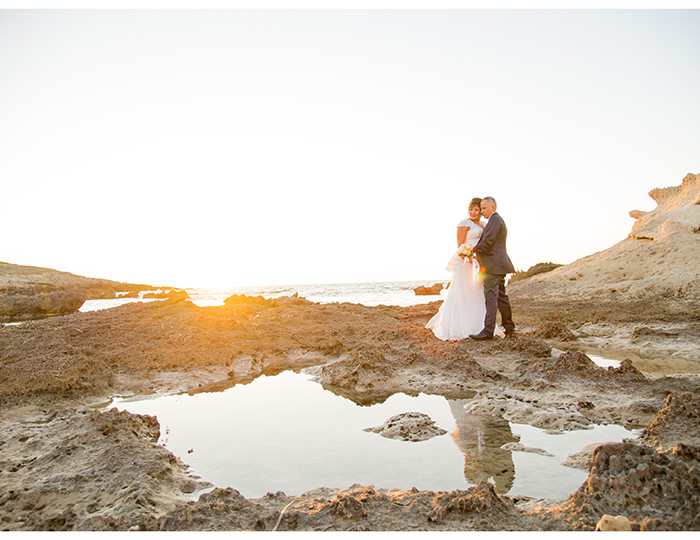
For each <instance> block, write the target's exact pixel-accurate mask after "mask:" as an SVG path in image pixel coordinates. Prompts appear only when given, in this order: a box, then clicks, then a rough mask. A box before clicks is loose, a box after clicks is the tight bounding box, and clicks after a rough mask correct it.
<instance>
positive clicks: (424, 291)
mask: <svg viewBox="0 0 700 540" xmlns="http://www.w3.org/2000/svg"><path fill="white" fill-rule="evenodd" d="M443 288H444V287H443V285H442V283H436V284H435V285H433V286H432V287H425V286H424V285H419V286H418V287H416V288H415V289H413V292H414V293H416V294H417V295H418V296H429V295H436V294H440V291H441V290H442V289H443Z"/></svg>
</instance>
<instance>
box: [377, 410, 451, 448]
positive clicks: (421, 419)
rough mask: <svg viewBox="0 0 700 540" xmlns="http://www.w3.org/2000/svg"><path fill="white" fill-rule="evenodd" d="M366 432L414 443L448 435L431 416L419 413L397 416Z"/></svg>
mask: <svg viewBox="0 0 700 540" xmlns="http://www.w3.org/2000/svg"><path fill="white" fill-rule="evenodd" d="M364 431H371V432H373V433H379V435H381V436H382V437H386V438H387V439H398V440H401V441H412V442H416V441H427V440H428V439H432V438H433V437H437V436H439V435H444V434H445V433H447V431H445V430H444V429H442V428H440V427H438V426H437V425H436V424H435V421H434V420H433V419H431V418H430V416H428V415H427V414H423V413H419V412H406V413H401V414H395V415H394V416H392V417H391V418H389V419H388V420H387V421H386V422H384V423H383V424H381V425H379V426H377V427H373V428H366V429H364Z"/></svg>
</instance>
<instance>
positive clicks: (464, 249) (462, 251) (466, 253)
mask: <svg viewBox="0 0 700 540" xmlns="http://www.w3.org/2000/svg"><path fill="white" fill-rule="evenodd" d="M457 253H458V254H459V256H460V257H471V256H472V255H473V254H474V246H472V245H470V244H462V245H461V246H459V249H458V250H457Z"/></svg>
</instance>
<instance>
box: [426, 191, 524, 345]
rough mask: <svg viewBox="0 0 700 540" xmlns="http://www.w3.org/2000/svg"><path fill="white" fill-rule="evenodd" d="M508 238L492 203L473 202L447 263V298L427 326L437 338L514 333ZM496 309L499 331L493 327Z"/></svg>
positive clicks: (460, 224) (458, 231)
mask: <svg viewBox="0 0 700 540" xmlns="http://www.w3.org/2000/svg"><path fill="white" fill-rule="evenodd" d="M482 217H483V218H486V220H488V221H484V220H483V219H482ZM507 235H508V230H507V229H506V224H505V222H504V221H503V218H501V216H500V215H498V212H496V201H495V199H494V198H493V197H484V198H483V199H479V198H475V199H472V201H471V202H470V203H469V218H468V219H465V220H463V221H461V222H460V223H459V225H457V252H456V253H455V254H454V255H453V256H452V259H450V262H449V263H448V264H447V270H449V271H450V272H452V274H453V276H452V280H451V282H450V286H449V288H448V289H447V297H446V298H445V301H444V302H443V303H442V305H441V306H440V310H439V311H438V312H437V314H436V315H435V316H434V317H433V318H432V319H430V321H429V322H428V324H427V325H426V326H427V327H428V328H430V329H431V330H432V331H433V333H434V334H435V336H436V337H437V338H438V339H441V340H443V341H459V340H462V339H465V338H467V337H470V338H472V339H479V340H481V339H490V338H492V337H493V336H494V335H500V336H503V335H505V337H508V336H509V335H511V334H512V333H513V332H514V331H515V324H514V323H513V318H512V316H511V309H510V302H509V300H508V296H507V295H506V284H505V278H506V274H510V273H513V272H515V268H514V267H513V263H512V262H511V261H510V258H509V257H508V253H507V252H506V236H507ZM482 274H483V279H482ZM497 311H498V312H500V314H501V324H502V325H503V331H501V329H500V328H497V327H496V312H497Z"/></svg>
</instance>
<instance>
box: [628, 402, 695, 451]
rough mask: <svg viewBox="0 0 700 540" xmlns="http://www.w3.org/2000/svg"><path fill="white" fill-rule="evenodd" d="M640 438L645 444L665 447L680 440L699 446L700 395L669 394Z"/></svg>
mask: <svg viewBox="0 0 700 540" xmlns="http://www.w3.org/2000/svg"><path fill="white" fill-rule="evenodd" d="M641 438H642V440H643V441H644V442H645V443H646V444H650V445H653V446H660V447H665V448H668V447H670V446H673V445H675V444H677V443H678V442H680V441H683V442H685V443H686V444H693V445H698V446H700V397H698V396H695V395H693V394H691V393H689V392H683V393H681V394H678V395H675V394H671V395H669V396H668V397H667V398H666V404H665V405H664V407H663V409H661V410H660V411H659V412H658V413H657V414H656V416H655V417H654V419H653V420H652V421H651V422H650V424H649V425H648V426H647V427H646V428H645V429H644V431H643V433H642V435H641Z"/></svg>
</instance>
